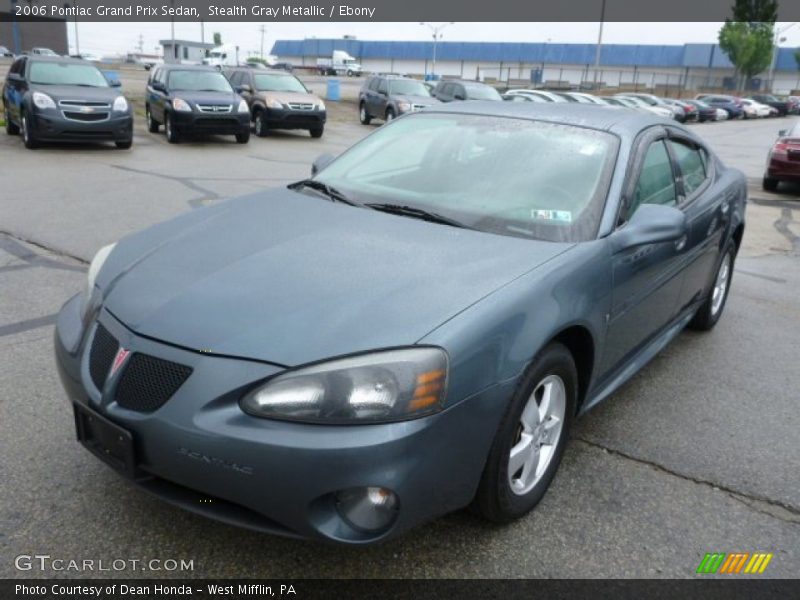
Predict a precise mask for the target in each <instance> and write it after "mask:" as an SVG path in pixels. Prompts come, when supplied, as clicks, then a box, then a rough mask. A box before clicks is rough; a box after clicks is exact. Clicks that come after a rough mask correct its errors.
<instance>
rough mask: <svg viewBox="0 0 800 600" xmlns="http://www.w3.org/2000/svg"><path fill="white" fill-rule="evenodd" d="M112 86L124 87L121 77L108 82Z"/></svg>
mask: <svg viewBox="0 0 800 600" xmlns="http://www.w3.org/2000/svg"><path fill="white" fill-rule="evenodd" d="M108 85H110V86H111V87H122V82H120V80H119V79H112V80H110V81H109V82H108Z"/></svg>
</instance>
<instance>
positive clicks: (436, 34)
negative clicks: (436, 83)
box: [420, 21, 455, 77]
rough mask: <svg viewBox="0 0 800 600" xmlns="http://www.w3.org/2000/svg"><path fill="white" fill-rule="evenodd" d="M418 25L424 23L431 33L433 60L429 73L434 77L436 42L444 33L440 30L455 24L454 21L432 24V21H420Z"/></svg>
mask: <svg viewBox="0 0 800 600" xmlns="http://www.w3.org/2000/svg"><path fill="white" fill-rule="evenodd" d="M420 25H426V26H427V27H428V29H430V30H431V33H432V34H433V61H432V62H431V75H432V76H433V77H436V44H437V43H438V42H439V40H440V39H442V36H443V35H444V34H443V33H442V32H443V31H444V30H445V28H447V27H449V26H450V25H455V23H454V22H453V21H451V22H450V23H441V24H439V25H434V24H432V23H420Z"/></svg>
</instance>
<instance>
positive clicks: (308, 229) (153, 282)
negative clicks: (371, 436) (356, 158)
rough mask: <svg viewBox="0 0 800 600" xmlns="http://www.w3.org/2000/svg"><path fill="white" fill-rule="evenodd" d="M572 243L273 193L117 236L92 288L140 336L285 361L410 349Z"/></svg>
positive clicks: (285, 192)
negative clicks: (395, 348) (442, 325)
mask: <svg viewBox="0 0 800 600" xmlns="http://www.w3.org/2000/svg"><path fill="white" fill-rule="evenodd" d="M569 247H570V245H569V244H557V243H550V242H538V241H531V240H526V239H521V238H513V237H507V236H500V235H493V234H488V233H482V232H477V231H472V230H468V229H459V228H454V227H449V226H446V225H439V224H435V223H429V222H425V221H421V220H418V219H412V218H408V217H402V216H397V215H390V214H385V213H381V212H378V211H373V210H369V209H364V208H358V207H351V206H347V205H344V204H339V203H333V202H331V201H329V200H327V199H322V198H318V197H316V196H310V195H306V194H301V193H297V192H293V191H290V190H287V189H278V190H273V191H270V192H262V193H259V194H254V195H251V196H245V197H243V198H239V199H236V200H232V201H229V202H225V203H221V204H220V205H218V206H216V207H212V208H209V209H201V210H198V211H193V212H191V213H188V214H187V215H185V216H183V217H179V218H177V219H174V220H172V221H168V222H166V223H162V224H160V225H157V226H156V227H153V228H150V229H148V230H145V231H143V232H141V233H139V234H135V235H133V236H131V237H128V238H126V239H123V240H122V241H120V242H119V244H118V245H117V247H116V248H115V250H114V252H112V254H111V256H110V257H109V258H108V260H107V261H106V263H105V265H104V267H103V268H102V270H101V272H100V274H99V276H98V279H97V284H98V286H99V287H100V288H101V289H103V290H104V292H105V299H104V305H105V307H106V309H107V310H108V311H109V312H111V313H112V314H113V315H114V316H115V317H116V318H117V319H119V320H120V321H122V322H123V323H124V324H125V325H126V326H127V327H128V328H130V329H131V330H132V331H134V332H135V333H137V334H140V335H143V336H148V337H151V338H154V339H158V340H162V341H165V342H168V343H171V344H175V345H178V346H182V347H186V348H190V349H193V350H202V351H205V352H210V353H214V354H218V355H225V356H237V357H246V358H251V359H256V360H264V361H268V362H272V363H276V364H280V365H286V366H292V365H298V364H303V363H307V362H311V361H315V360H320V359H324V358H328V357H332V356H338V355H342V354H348V353H353V352H359V351H365V350H372V349H378V348H386V347H392V346H402V345H408V344H414V343H415V342H417V341H418V340H419V339H421V338H422V337H423V336H425V335H426V334H427V333H429V332H430V331H432V330H433V329H435V328H436V327H437V326H439V325H440V324H442V323H443V322H445V321H447V320H448V319H450V318H451V317H453V316H454V315H456V314H457V313H459V312H460V311H462V310H464V309H465V308H466V307H468V306H470V305H471V304H473V303H475V302H477V301H479V300H481V299H482V298H484V297H486V296H487V295H488V294H491V293H492V292H493V291H494V290H496V289H498V288H499V287H501V286H503V285H504V284H506V283H508V282H509V281H511V280H513V279H515V278H516V277H519V276H520V275H522V274H524V273H526V272H528V271H530V270H531V269H534V268H536V267H537V266H539V265H541V264H543V263H545V262H547V261H548V260H550V259H551V258H553V257H554V256H556V255H558V254H560V253H561V252H564V251H565V250H566V249H568V248H569Z"/></svg>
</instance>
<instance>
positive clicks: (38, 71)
mask: <svg viewBox="0 0 800 600" xmlns="http://www.w3.org/2000/svg"><path fill="white" fill-rule="evenodd" d="M30 79H31V83H36V84H39V85H80V86H85V87H108V80H106V78H105V77H104V76H103V74H102V73H101V72H100V69H98V68H97V67H95V66H94V65H90V64H85V63H69V62H43V61H33V62H32V63H31V70H30Z"/></svg>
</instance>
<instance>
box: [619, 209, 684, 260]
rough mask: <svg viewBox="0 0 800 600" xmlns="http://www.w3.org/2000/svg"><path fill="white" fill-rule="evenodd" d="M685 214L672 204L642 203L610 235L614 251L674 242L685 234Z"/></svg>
mask: <svg viewBox="0 0 800 600" xmlns="http://www.w3.org/2000/svg"><path fill="white" fill-rule="evenodd" d="M686 230H687V226H686V215H685V214H684V213H683V211H681V210H678V209H677V208H675V207H673V206H664V205H662V204H642V205H641V206H640V207H639V208H638V209H637V210H636V212H635V213H633V216H632V217H631V220H630V221H629V222H628V223H627V224H625V225H624V226H623V227H622V228H621V229H619V230H618V231H615V232H614V233H613V234H612V235H611V236H610V237H609V240H610V241H611V244H612V247H613V249H614V252H621V251H623V250H627V249H629V248H635V247H636V246H644V245H645V244H658V243H661V242H674V241H677V240H679V239H680V238H682V237H683V236H684V235H686Z"/></svg>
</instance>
